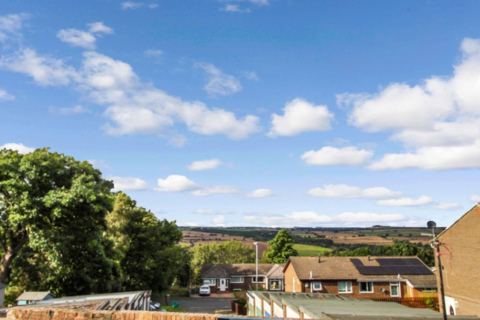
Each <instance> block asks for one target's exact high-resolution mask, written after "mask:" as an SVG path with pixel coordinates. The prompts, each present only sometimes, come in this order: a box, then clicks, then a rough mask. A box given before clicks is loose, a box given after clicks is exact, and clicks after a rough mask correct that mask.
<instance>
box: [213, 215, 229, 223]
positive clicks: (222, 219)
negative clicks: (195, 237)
mask: <svg viewBox="0 0 480 320" xmlns="http://www.w3.org/2000/svg"><path fill="white" fill-rule="evenodd" d="M212 222H213V224H214V225H216V226H225V225H226V224H227V219H226V218H225V216H224V215H223V214H219V215H218V216H216V217H214V218H213V219H212Z"/></svg>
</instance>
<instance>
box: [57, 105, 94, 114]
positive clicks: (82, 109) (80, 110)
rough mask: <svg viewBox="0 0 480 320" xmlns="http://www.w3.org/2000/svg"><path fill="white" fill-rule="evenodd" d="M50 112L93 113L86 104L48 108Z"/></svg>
mask: <svg viewBox="0 0 480 320" xmlns="http://www.w3.org/2000/svg"><path fill="white" fill-rule="evenodd" d="M48 110H49V111H50V113H54V114H59V115H64V116H65V115H72V114H80V113H91V111H90V110H89V109H88V108H87V107H84V106H81V105H76V106H73V107H71V108H55V107H50V108H48Z"/></svg>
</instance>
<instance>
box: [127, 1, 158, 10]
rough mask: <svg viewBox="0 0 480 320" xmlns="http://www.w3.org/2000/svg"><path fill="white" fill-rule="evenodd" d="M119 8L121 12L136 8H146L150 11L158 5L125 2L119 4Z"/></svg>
mask: <svg viewBox="0 0 480 320" xmlns="http://www.w3.org/2000/svg"><path fill="white" fill-rule="evenodd" d="M120 7H121V8H122V9H123V10H127V9H138V8H141V7H147V8H150V9H155V8H157V7H158V4H146V3H143V2H133V1H126V2H122V3H120Z"/></svg>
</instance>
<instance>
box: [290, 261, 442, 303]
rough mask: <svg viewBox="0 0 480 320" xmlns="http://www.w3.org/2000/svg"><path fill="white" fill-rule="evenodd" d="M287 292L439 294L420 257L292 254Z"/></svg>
mask: <svg viewBox="0 0 480 320" xmlns="http://www.w3.org/2000/svg"><path fill="white" fill-rule="evenodd" d="M283 271H284V276H285V292H313V293H330V294H339V295H349V296H351V297H353V298H365V299H371V298H386V297H398V298H407V297H412V298H414V297H436V296H437V281H436V277H435V275H434V273H433V272H432V270H431V269H430V268H429V267H427V266H426V265H425V264H424V263H423V262H422V261H421V260H420V259H418V258H417V257H394V258H393V257H290V259H289V260H288V261H287V263H286V265H285V268H284V270H283Z"/></svg>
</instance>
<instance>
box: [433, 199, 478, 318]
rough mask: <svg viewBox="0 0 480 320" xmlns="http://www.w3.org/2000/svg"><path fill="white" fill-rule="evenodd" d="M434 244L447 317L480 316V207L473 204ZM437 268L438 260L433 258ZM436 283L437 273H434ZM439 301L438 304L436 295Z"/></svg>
mask: <svg viewBox="0 0 480 320" xmlns="http://www.w3.org/2000/svg"><path fill="white" fill-rule="evenodd" d="M435 241H436V242H438V243H439V244H440V245H439V250H440V259H441V262H442V274H443V281H444V290H445V304H446V311H447V314H455V315H474V316H480V205H478V204H477V205H475V206H474V207H473V208H472V209H470V210H469V211H468V212H467V213H466V214H464V215H463V216H462V217H461V218H460V219H459V220H457V221H456V222H455V223H454V224H453V225H452V226H451V227H449V228H448V229H446V230H444V231H443V232H442V233H440V234H439V235H438V236H437V237H436V238H435ZM435 263H436V264H437V268H438V260H437V259H435ZM436 274H437V277H438V281H439V283H440V276H439V273H438V272H436ZM439 300H440V301H442V299H441V296H440V294H439Z"/></svg>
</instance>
